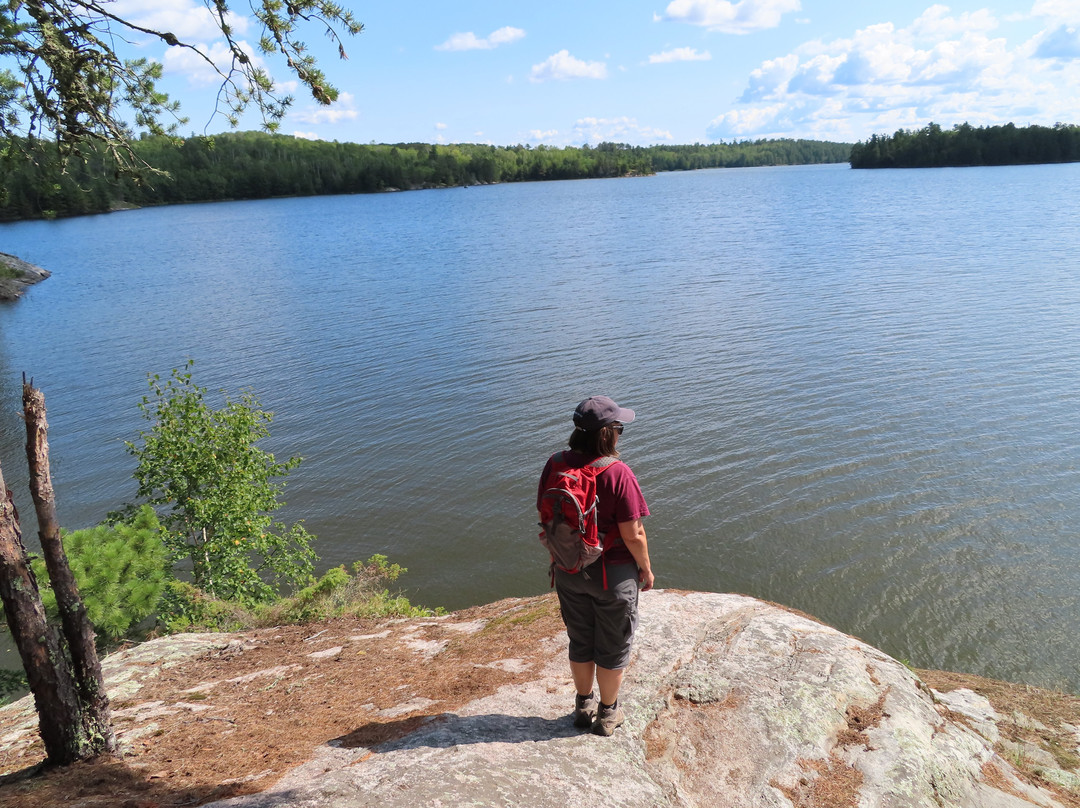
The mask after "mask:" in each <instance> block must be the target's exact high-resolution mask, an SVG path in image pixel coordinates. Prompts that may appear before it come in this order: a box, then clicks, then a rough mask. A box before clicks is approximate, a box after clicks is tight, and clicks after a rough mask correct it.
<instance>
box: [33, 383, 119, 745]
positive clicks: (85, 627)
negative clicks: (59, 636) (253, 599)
mask: <svg viewBox="0 0 1080 808" xmlns="http://www.w3.org/2000/svg"><path fill="white" fill-rule="evenodd" d="M23 417H24V420H25V421H26V460H27V462H28V463H29V467H30V495H31V496H32V497H33V499H34V508H35V510H36V511H37V520H38V538H39V539H40V541H41V554H42V556H44V558H45V568H46V569H47V570H48V571H49V582H50V583H51V584H52V588H53V592H54V593H55V594H56V605H57V607H58V608H59V611H60V627H61V630H62V631H63V633H64V639H65V640H66V641H67V647H68V652H69V654H70V656H71V665H72V669H73V670H72V672H73V674H74V677H75V685H76V687H77V689H78V692H79V701H80V703H81V707H82V710H81V713H82V715H81V719H82V728H83V734H84V738H83V742H84V743H85V744H86V745H87V749H88V751H90V755H91V756H92V755H95V754H102V753H109V754H112V753H115V752H116V737H115V736H114V735H113V731H112V726H111V720H110V710H109V697H108V695H107V694H106V692H105V681H104V679H103V678H102V675H101V662H100V660H99V659H98V654H97V647H96V646H95V644H94V643H95V635H94V627H93V625H92V624H91V623H90V620H89V618H88V617H87V615H86V606H85V605H83V601H82V598H81V597H79V587H78V585H77V583H76V582H75V576H74V574H72V572H71V566H70V565H69V564H68V560H67V555H66V554H65V553H64V545H63V542H62V541H61V539H60V523H59V521H58V520H57V517H56V501H55V496H54V494H53V484H52V473H51V471H50V469H49V442H48V439H47V432H48V428H49V425H48V423H46V421H45V395H44V394H43V393H42V392H41V391H40V390H38V389H37V388H35V387H34V386H33V381H31V382H29V383H28V382H27V381H26V378H25V376H24V377H23Z"/></svg>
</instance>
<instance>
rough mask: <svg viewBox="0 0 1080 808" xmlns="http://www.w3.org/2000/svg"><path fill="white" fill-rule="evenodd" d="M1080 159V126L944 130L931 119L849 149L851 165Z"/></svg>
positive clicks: (917, 165) (991, 163)
mask: <svg viewBox="0 0 1080 808" xmlns="http://www.w3.org/2000/svg"><path fill="white" fill-rule="evenodd" d="M1077 161H1080V126H1076V125H1075V124H1064V123H1057V124H1054V125H1053V126H1027V127H1018V126H1016V125H1015V124H1011V123H1008V124H1005V125H1003V126H986V127H976V126H972V125H971V124H969V123H962V124H957V125H956V126H954V127H953V128H952V129H942V128H941V127H940V126H939V125H938V124H936V123H931V124H929V125H928V126H925V127H923V128H922V129H920V130H918V131H917V132H913V131H909V130H906V129H900V130H898V131H897V132H896V134H894V135H873V136H871V137H870V139H869V140H867V141H866V142H859V143H856V144H855V145H854V146H853V147H852V149H851V158H850V162H851V167H852V168H939V167H943V166H1003V165H1029V164H1034V163H1072V162H1077Z"/></svg>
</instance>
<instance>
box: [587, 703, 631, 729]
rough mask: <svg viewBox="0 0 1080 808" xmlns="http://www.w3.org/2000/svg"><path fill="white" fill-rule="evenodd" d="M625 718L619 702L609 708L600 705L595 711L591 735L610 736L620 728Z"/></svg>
mask: <svg viewBox="0 0 1080 808" xmlns="http://www.w3.org/2000/svg"><path fill="white" fill-rule="evenodd" d="M625 718H626V716H624V715H623V711H622V707H620V706H619V702H615V703H614V704H612V705H611V706H610V707H608V706H606V705H604V704H601V705H600V706H599V707H598V708H597V710H596V720H595V721H593V725H592V731H593V735H605V736H606V735H610V734H611V733H613V732H614V731H615V730H617V729H618V728H619V727H621V726H622V722H623V720H624V719H625Z"/></svg>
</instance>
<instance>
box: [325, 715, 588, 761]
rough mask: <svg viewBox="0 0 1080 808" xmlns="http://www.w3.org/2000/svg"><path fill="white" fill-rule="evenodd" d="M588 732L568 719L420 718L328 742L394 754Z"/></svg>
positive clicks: (384, 724) (372, 727) (357, 731)
mask: <svg viewBox="0 0 1080 808" xmlns="http://www.w3.org/2000/svg"><path fill="white" fill-rule="evenodd" d="M585 731H587V730H580V729H575V728H574V726H573V724H572V723H571V722H570V717H569V716H568V715H566V716H560V717H559V718H540V717H539V716H521V715H499V714H494V715H455V714H454V713H442V714H440V715H434V716H432V715H422V716H414V717H412V718H405V719H402V720H400V721H387V722H372V723H370V724H365V725H364V726H362V727H357V728H356V729H354V730H353V731H352V732H350V733H349V734H347V735H342V736H341V737H340V738H335V739H334V740H332V741H330V743H331V744H332V745H333V746H337V747H340V748H342V749H357V748H360V747H364V748H368V749H371V750H372V751H373V752H379V753H383V752H397V751H401V750H405V749H418V748H421V747H430V748H434V749H445V748H449V747H452V746H461V745H463V744H471V743H525V742H535V741H550V740H555V739H557V738H572V737H574V736H575V735H581V734H583V732H585Z"/></svg>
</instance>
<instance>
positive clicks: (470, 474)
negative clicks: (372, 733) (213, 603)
mask: <svg viewBox="0 0 1080 808" xmlns="http://www.w3.org/2000/svg"><path fill="white" fill-rule="evenodd" d="M1077 187H1080V165H1077V164H1073V165H1053V166H1024V167H1004V168H965V169H932V170H911V171H852V170H850V169H848V168H847V166H809V167H779V168H756V169H726V170H710V171H699V172H689V173H671V174H660V175H657V176H653V177H641V178H627V179H618V180H586V181H573V182H552V183H535V184H519V185H498V186H487V187H473V188H467V189H466V188H453V189H446V190H433V191H423V192H409V193H396V194H381V195H371V196H342V197H322V198H306V199H282V200H268V201H255V202H235V203H219V204H210V205H190V206H182V207H172V208H156V209H146V210H136V211H127V212H121V213H114V214H110V215H106V216H93V217H86V218H80V219H71V220H64V221H55V222H24V223H16V224H7V225H2V226H0V242H2V243H0V250H3V251H5V252H9V253H13V254H15V255H18V256H20V257H22V258H24V259H26V260H28V261H31V262H33V263H35V264H38V265H40V266H43V267H45V268H47V269H49V270H51V271H52V272H53V276H52V277H51V278H50V279H48V280H47V281H45V282H44V283H41V284H39V285H37V286H35V287H32V288H31V289H30V290H29V291H28V292H27V294H26V295H25V296H24V297H23V298H22V299H21V300H19V301H17V302H15V303H12V304H7V305H3V306H0V462H2V463H3V468H4V474H5V477H6V478H7V480H8V483H9V485H11V487H12V488H13V489H14V490H15V491H16V497H17V503H18V504H19V505H20V508H21V511H22V513H23V516H24V520H25V518H26V514H27V513H28V512H31V511H32V510H33V509H32V505H31V503H30V501H29V496H28V494H26V470H25V461H24V454H23V449H22V442H23V440H24V433H23V427H22V423H21V421H20V420H19V417H18V414H19V410H20V408H21V404H20V382H21V374H22V373H23V372H26V373H27V374H28V375H29V376H32V377H33V378H34V381H35V383H36V384H37V385H38V386H39V387H40V388H41V389H42V390H43V391H44V393H45V396H46V400H47V404H48V408H49V423H50V433H49V437H50V444H51V447H52V458H53V463H54V466H53V474H54V478H55V483H56V488H57V496H58V508H59V512H60V517H61V522H62V523H63V524H64V526H65V527H67V528H69V529H73V528H78V527H85V526H89V525H92V524H95V523H96V522H98V521H99V520H100V519H101V518H102V517H103V515H104V514H105V513H106V512H107V511H109V510H111V509H114V508H116V507H117V506H119V505H121V504H122V503H124V502H127V501H130V500H131V499H132V498H133V496H134V490H135V484H134V481H133V480H132V478H131V472H132V469H133V462H132V458H131V457H130V456H129V455H128V454H127V453H126V452H125V450H124V441H125V440H132V439H134V438H135V436H136V435H137V433H138V430H139V429H140V428H143V427H144V426H146V423H145V422H144V421H143V420H142V418H141V416H140V414H139V412H138V409H137V406H136V405H137V403H138V401H139V399H140V397H141V396H142V395H143V394H144V393H145V392H146V391H147V374H148V373H160V374H162V375H165V374H167V373H168V372H169V370H170V369H171V368H174V367H180V366H182V365H183V364H184V363H185V362H186V361H187V359H188V358H192V359H194V360H195V366H194V374H195V380H196V382H197V383H198V384H200V385H203V386H206V387H208V388H210V389H211V390H212V391H217V390H220V389H226V390H228V391H229V392H230V393H234V394H235V393H238V392H240V391H241V390H243V389H245V388H250V389H253V390H254V391H255V393H256V394H257V395H258V397H259V399H260V401H261V402H262V404H263V405H264V406H265V407H266V408H268V409H271V410H273V411H274V412H275V413H276V418H275V420H274V423H273V425H272V436H271V438H270V439H269V440H268V441H267V443H266V448H268V449H270V450H271V451H274V452H275V453H276V454H277V455H278V456H279V457H280V458H284V457H287V456H289V455H293V454H298V455H301V456H303V457H304V458H305V459H304V462H303V463H302V464H301V465H300V466H299V468H297V469H296V470H295V471H293V473H292V475H291V476H290V478H289V484H288V488H287V490H286V492H285V496H284V498H285V500H286V501H287V502H288V505H287V507H286V509H285V510H284V512H283V516H284V518H286V519H288V520H290V521H291V520H295V519H300V518H303V519H305V520H306V521H305V524H306V526H307V527H308V529H309V530H310V531H311V532H313V533H315V534H316V535H317V536H318V537H319V540H318V543H317V550H318V552H319V554H320V555H321V558H322V561H321V562H320V569H326V568H328V567H330V566H333V565H336V564H340V563H348V562H351V561H353V560H356V559H364V558H367V557H368V556H370V555H371V554H373V553H384V554H386V555H388V556H390V558H391V559H392V560H393V561H396V562H398V563H400V564H402V565H404V566H406V567H408V569H409V572H408V574H407V575H406V576H405V577H404V578H403V579H402V582H403V584H404V586H405V587H406V589H407V592H408V594H409V595H410V596H411V597H412V598H413V599H414V600H415V601H418V602H421V603H424V604H427V605H442V606H445V607H447V608H459V607H464V606H467V605H471V604H476V603H480V602H486V601H490V600H494V599H497V598H502V597H507V596H516V595H534V594H538V593H542V592H545V591H547V589H548V577H547V574H546V558H545V556H544V553H543V551H542V549H541V548H540V546H539V543H538V542H537V541H536V533H537V529H536V527H535V521H536V515H535V511H534V496H535V486H536V479H537V475H538V474H539V472H540V469H541V467H542V465H543V463H544V460H545V459H546V458H547V456H548V455H549V454H550V453H551V452H553V451H555V450H557V449H559V448H561V447H562V446H563V445H564V442H565V439H566V438H567V436H568V435H569V432H570V430H571V428H572V425H571V421H570V415H571V412H572V411H573V408H574V406H575V405H576V404H577V402H578V401H580V400H581V399H583V398H585V397H586V396H588V395H591V394H597V393H599V394H606V395H610V396H612V397H613V398H615V399H616V400H617V401H618V402H619V403H620V404H622V405H624V406H628V407H631V408H633V409H635V410H636V411H637V413H638V418H637V420H636V421H635V422H634V423H633V424H632V425H630V426H629V427H628V428H627V430H626V434H625V435H624V436H623V438H622V440H621V441H620V447H619V448H620V450H621V451H622V453H623V458H624V459H625V460H626V461H627V462H629V463H630V465H631V466H632V467H633V468H634V470H635V472H636V473H637V475H638V477H639V479H640V481H641V484H642V488H643V490H644V492H645V495H646V498H647V499H648V501H649V505H650V508H651V510H652V513H653V515H652V516H651V517H650V518H649V519H647V520H646V528H647V531H648V536H649V542H650V548H651V553H652V557H653V562H654V565H655V572H656V576H657V585H658V586H660V587H674V588H684V589H702V590H710V591H731V592H741V593H746V594H749V595H753V596H756V597H760V598H765V599H768V600H773V601H777V602H780V603H783V604H786V605H789V606H792V607H795V608H798V609H801V610H804V611H806V612H809V613H811V614H814V615H816V616H817V617H819V618H821V619H822V620H824V621H826V622H828V623H830V624H832V625H834V626H836V627H838V628H840V629H841V630H843V631H846V632H849V633H852V634H854V635H856V636H858V637H860V638H861V639H863V640H866V641H867V642H870V643H872V644H874V645H877V646H879V647H880V648H882V649H883V650H885V651H886V652H888V653H890V654H892V655H893V656H895V657H897V658H899V659H902V660H905V661H908V662H910V663H911V664H913V665H915V666H922V667H933V668H942V669H950V670H958V671H969V672H974V673H978V674H982V675H986V676H991V677H997V678H1002V679H1009V680H1014V681H1022V682H1028V683H1031V684H1037V685H1052V686H1057V687H1063V688H1066V689H1069V690H1071V691H1074V692H1078V691H1080V609H1078V591H1080V542H1078V541H1077V532H1078V527H1080V496H1078V492H1080V441H1078V440H1077V438H1076V422H1077V400H1078V388H1080V376H1078V368H1080V259H1078V256H1080V194H1078V193H1077V192H1076V188H1077ZM31 525H32V523H29V522H28V523H27V524H26V533H28V534H30V533H32V532H33V530H35V529H36V528H31Z"/></svg>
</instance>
